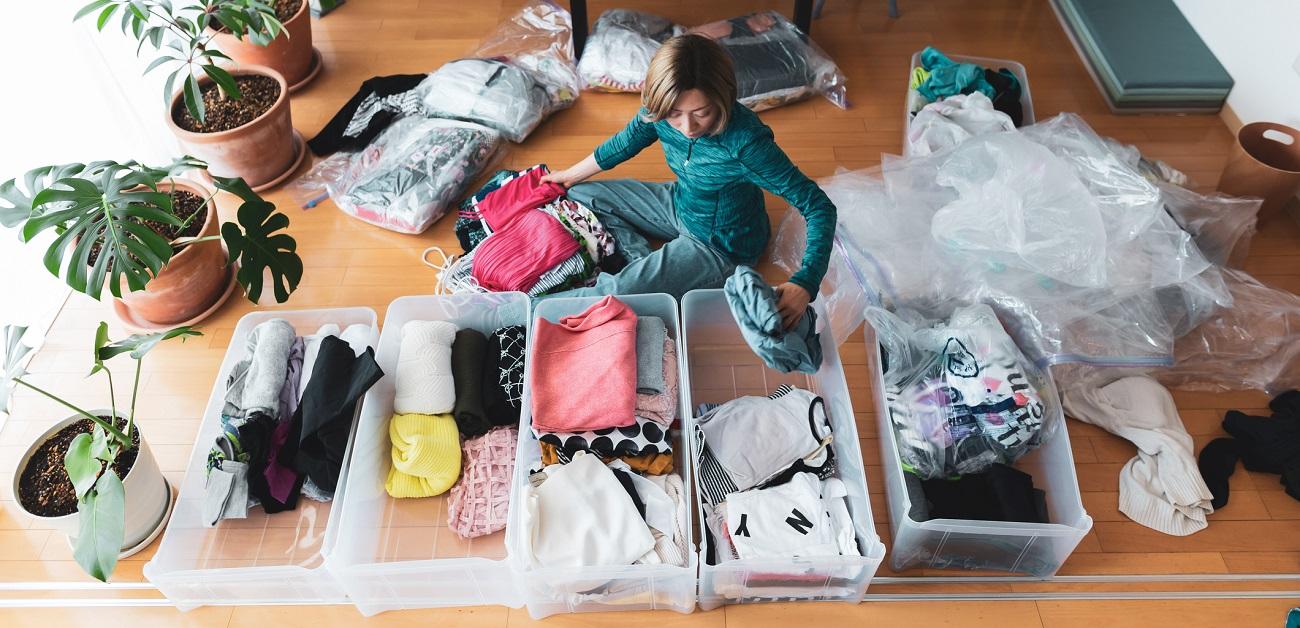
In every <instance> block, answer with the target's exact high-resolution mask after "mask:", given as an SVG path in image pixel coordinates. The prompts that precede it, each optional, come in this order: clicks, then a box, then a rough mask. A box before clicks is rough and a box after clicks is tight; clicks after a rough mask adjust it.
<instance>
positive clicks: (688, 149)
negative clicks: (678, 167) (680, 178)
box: [682, 137, 700, 167]
mask: <svg viewBox="0 0 1300 628" xmlns="http://www.w3.org/2000/svg"><path fill="white" fill-rule="evenodd" d="M699 140H700V138H698V137H697V138H695V139H693V140H691V143H690V144H689V145H687V146H686V163H685V164H683V165H682V167H686V166H690V165H691V152H692V151H694V150H695V143H696V142H698V141H699Z"/></svg>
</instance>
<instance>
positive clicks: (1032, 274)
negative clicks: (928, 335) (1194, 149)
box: [773, 114, 1258, 366]
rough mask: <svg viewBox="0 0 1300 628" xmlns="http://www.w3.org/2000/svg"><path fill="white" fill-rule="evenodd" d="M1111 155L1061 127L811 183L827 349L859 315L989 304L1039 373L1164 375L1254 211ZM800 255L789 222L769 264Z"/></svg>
mask: <svg viewBox="0 0 1300 628" xmlns="http://www.w3.org/2000/svg"><path fill="white" fill-rule="evenodd" d="M1123 148H1124V147H1122V145H1119V144H1117V143H1114V142H1111V141H1108V140H1106V139H1104V138H1102V137H1100V136H1098V135H1097V134H1096V133H1094V132H1093V131H1092V129H1091V128H1089V127H1088V126H1087V124H1085V123H1084V122H1083V120H1082V119H1081V118H1079V117H1078V116H1076V115H1073V114H1062V115H1059V116H1057V117H1055V118H1052V119H1050V120H1047V121H1044V122H1041V123H1038V124H1035V125H1032V126H1028V127H1024V128H1022V129H1020V131H1018V132H1006V133H995V134H991V135H983V136H977V137H973V138H970V139H968V140H967V141H965V142H964V143H962V144H960V145H959V146H956V147H954V148H951V149H948V150H944V151H940V152H938V153H936V154H933V155H929V156H925V157H917V158H910V159H902V158H897V157H886V160H885V162H884V163H883V164H882V166H881V167H880V168H876V169H872V170H863V171H854V172H841V173H839V174H836V175H834V176H832V177H830V178H828V179H825V180H823V181H822V182H821V185H822V189H824V190H825V191H826V193H827V194H828V195H829V196H830V197H831V200H832V201H834V202H835V205H836V207H837V208H838V209H839V218H838V228H837V235H836V241H835V247H834V249H833V252H832V260H831V267H830V270H829V273H828V274H827V278H826V285H824V286H823V289H822V292H821V294H822V297H821V298H823V299H825V300H826V307H827V310H828V312H829V314H830V315H829V319H830V320H829V323H830V327H831V329H832V331H833V333H834V334H835V338H836V340H837V341H840V342H843V341H844V340H845V339H847V338H848V336H849V335H850V334H851V333H852V332H853V331H854V330H855V329H856V328H857V326H858V325H859V324H860V323H862V321H863V314H862V312H863V308H864V307H865V306H867V305H869V304H875V305H881V306H884V307H886V308H887V309H891V310H897V309H900V308H911V309H914V310H917V311H919V312H922V313H924V314H925V315H926V316H929V317H934V318H941V317H946V316H948V315H949V314H950V313H951V311H952V309H953V308H954V307H956V306H958V305H961V304H963V303H986V304H988V305H989V306H991V307H992V308H993V309H994V310H995V311H996V312H997V314H998V316H999V318H1001V320H1002V321H1003V323H1004V324H1005V325H1006V326H1007V330H1008V332H1009V333H1010V334H1011V336H1012V337H1013V338H1014V339H1015V341H1016V344H1017V345H1018V346H1019V347H1020V348H1021V349H1022V350H1023V351H1025V353H1026V354H1027V355H1028V356H1029V357H1030V358H1031V359H1033V360H1035V361H1036V362H1038V363H1039V364H1040V365H1052V364H1061V363H1070V362H1077V363H1086V364H1093V365H1114V366H1168V365H1170V364H1172V361H1173V353H1174V341H1175V339H1176V338H1178V337H1179V336H1182V335H1184V334H1186V333H1187V332H1189V331H1191V330H1192V329H1194V328H1195V327H1196V326H1197V325H1199V324H1201V323H1203V322H1205V321H1206V320H1208V319H1209V318H1210V317H1211V316H1212V315H1213V314H1215V312H1217V311H1218V310H1219V309H1220V308H1224V307H1229V306H1231V304H1232V294H1231V292H1230V291H1229V289H1228V287H1227V286H1226V285H1225V283H1224V278H1223V275H1222V273H1221V272H1220V269H1219V266H1218V265H1217V264H1216V262H1221V261H1222V260H1223V259H1224V258H1225V257H1226V254H1227V253H1226V252H1229V251H1231V250H1232V249H1233V248H1234V247H1235V246H1236V244H1237V243H1236V242H1235V241H1233V240H1234V239H1236V240H1241V239H1245V238H1247V237H1248V236H1249V234H1250V233H1251V231H1252V229H1253V222H1252V221H1251V220H1249V219H1246V218H1244V217H1243V216H1242V214H1250V215H1253V214H1254V212H1253V211H1252V207H1254V205H1257V203H1258V201H1245V200H1242V199H1227V198H1224V197H1205V196H1201V195H1198V194H1195V193H1193V192H1191V191H1188V190H1183V189H1177V188H1170V189H1166V188H1164V187H1161V186H1160V185H1157V184H1156V183H1154V182H1153V181H1152V180H1151V179H1150V178H1148V176H1144V173H1143V172H1140V171H1139V169H1138V166H1137V164H1136V158H1135V157H1134V155H1133V154H1132V153H1130V152H1128V151H1126V150H1122V149H1123ZM1180 222H1182V223H1184V224H1185V225H1188V230H1184V228H1183V227H1182V226H1180ZM1247 222H1249V223H1250V224H1246V223H1247ZM1189 231H1192V232H1195V233H1196V234H1197V235H1196V236H1194V235H1193V233H1189ZM1198 236H1199V237H1198ZM1198 241H1199V242H1202V243H1204V246H1205V248H1206V250H1209V251H1211V252H1212V253H1211V254H1212V255H1213V256H1214V259H1209V258H1207V257H1206V255H1205V254H1203V253H1202V250H1201V247H1200V246H1198ZM804 244H805V237H804V225H803V221H802V220H799V219H798V218H792V217H791V216H787V219H786V220H785V221H784V222H783V223H782V225H781V228H780V230H779V231H778V234H777V237H776V239H775V242H774V246H773V256H774V258H775V261H776V262H777V264H778V265H780V266H782V267H783V268H785V269H786V270H791V271H792V270H793V269H795V268H796V267H797V266H798V264H799V263H800V260H801V259H802V255H803V249H804Z"/></svg>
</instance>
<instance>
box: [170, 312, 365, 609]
mask: <svg viewBox="0 0 1300 628" xmlns="http://www.w3.org/2000/svg"><path fill="white" fill-rule="evenodd" d="M274 318H283V319H285V320H286V321H288V322H289V323H290V324H292V325H293V327H294V329H295V330H296V331H297V332H298V334H299V335H308V334H313V333H315V332H316V330H317V329H319V328H320V327H321V326H322V325H325V324H329V323H333V324H336V325H338V326H339V327H340V328H346V327H347V326H349V325H354V324H358V323H359V324H363V325H366V326H368V327H369V328H370V330H371V333H370V337H369V338H368V341H369V343H370V344H371V345H374V343H375V338H376V334H377V332H378V330H377V328H376V325H375V323H376V320H377V319H376V316H375V311H374V310H372V309H370V308H360V307H353V308H338V309H322V310H298V311H266V312H253V313H250V314H247V315H245V316H244V317H243V318H241V319H239V323H238V324H237V325H236V326H235V333H234V336H233V337H232V338H231V339H230V348H229V349H227V350H226V357H225V359H224V360H222V362H221V370H220V371H218V373H219V374H218V376H217V380H216V383H215V384H213V386H212V396H211V397H210V398H209V399H208V406H207V408H206V409H205V410H204V411H203V422H202V424H201V425H200V427H199V432H198V437H197V439H196V440H195V442H194V451H193V453H192V454H191V455H190V464H189V467H187V470H186V473H185V481H184V482H183V483H182V484H181V489H180V493H179V495H178V497H177V500H176V509H175V511H174V512H173V513H172V518H171V521H170V522H169V523H168V524H167V530H166V531H165V532H164V533H163V537H162V544H161V545H159V547H158V552H157V554H155V555H154V557H153V560H151V561H149V563H148V564H146V565H145V567H144V575H145V577H147V578H148V579H149V581H150V582H152V583H153V584H154V585H156V586H157V587H158V589H159V590H160V591H162V593H163V595H165V596H167V599H168V600H171V601H172V603H174V604H176V606H178V607H179V608H181V609H182V610H189V609H192V608H195V607H198V606H203V605H205V604H300V603H311V602H335V603H343V602H346V601H347V597H346V595H345V594H344V592H343V588H342V587H340V586H339V584H338V582H337V581H336V580H335V579H334V577H333V576H332V575H331V574H330V573H329V571H328V570H327V569H325V568H324V563H325V555H326V554H328V553H329V551H330V549H331V547H332V546H333V545H334V543H335V541H336V540H337V539H338V532H339V526H338V523H339V522H338V519H339V517H336V516H335V517H332V516H330V515H331V511H332V509H333V506H334V505H335V504H337V503H339V501H341V500H342V499H344V497H345V495H346V490H345V487H346V485H347V475H348V462H347V459H346V458H345V460H344V463H343V468H342V471H341V472H340V475H339V483H338V490H337V491H336V492H335V500H336V501H334V502H330V503H321V502H316V501H312V500H310V499H307V498H302V499H301V500H300V501H299V502H298V508H297V509H296V510H291V511H287V512H281V513H277V514H274V515H268V514H266V513H264V512H263V511H262V509H261V508H252V509H250V510H249V511H248V518H247V519H227V520H224V521H222V522H220V523H219V524H217V525H216V527H211V528H208V527H204V525H203V521H202V510H203V497H204V490H205V489H204V487H205V486H206V482H207V473H206V464H207V457H208V450H209V449H210V448H211V447H212V443H213V442H214V441H215V439H216V438H217V436H218V435H219V434H220V433H221V407H222V405H223V402H224V398H225V394H226V380H227V378H228V376H229V373H230V370H231V368H232V367H234V365H235V364H236V363H237V362H239V361H240V360H243V359H244V357H245V356H246V355H247V353H248V350H247V345H248V335H249V333H251V332H252V331H253V328H254V327H256V326H258V325H259V324H261V323H263V322H265V321H268V320H271V319H274ZM353 427H354V432H353V433H354V434H355V423H354V424H353ZM351 441H352V439H349V444H348V448H349V456H350V454H351V447H352V442H351Z"/></svg>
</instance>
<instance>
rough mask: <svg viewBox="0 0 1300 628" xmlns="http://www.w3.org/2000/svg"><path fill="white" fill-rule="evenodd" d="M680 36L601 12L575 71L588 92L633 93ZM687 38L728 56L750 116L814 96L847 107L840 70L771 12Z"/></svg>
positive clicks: (671, 28) (619, 13) (640, 19)
mask: <svg viewBox="0 0 1300 628" xmlns="http://www.w3.org/2000/svg"><path fill="white" fill-rule="evenodd" d="M684 32H687V31H686V29H685V28H683V27H682V26H679V25H677V24H674V23H672V22H671V21H670V20H668V19H666V18H662V17H659V16H657V15H651V14H649V13H642V12H639V11H629V10H625V9H612V10H610V11H606V12H604V13H602V14H601V15H600V18H598V19H597V20H596V24H595V27H594V29H593V33H592V36H591V38H589V39H588V40H587V43H586V46H585V48H584V49H583V52H582V61H581V62H580V63H579V64H578V69H579V71H580V72H581V74H582V77H583V79H584V81H585V82H586V84H587V86H588V87H590V88H592V89H596V90H601V91H620V92H639V91H641V87H642V86H643V85H644V84H645V76H646V72H647V70H648V69H649V67H650V60H651V59H652V58H653V57H654V55H655V53H656V52H658V50H659V46H660V45H661V44H663V42H665V41H667V40H668V39H669V38H670V37H673V36H675V35H680V34H682V33H684ZM689 32H692V33H696V34H699V35H704V36H705V37H709V38H710V39H713V40H716V41H717V42H718V43H719V44H721V45H722V47H723V49H725V50H726V51H727V53H728V54H730V55H731V58H732V61H733V63H734V64H735V68H736V90H737V95H738V99H739V100H740V103H741V104H743V105H745V106H746V107H749V108H750V109H753V110H754V111H763V110H766V109H772V108H774V107H780V106H781V105H784V104H788V103H791V102H795V101H799V100H803V99H805V98H807V97H809V96H812V95H815V94H821V95H823V96H825V97H826V99H827V100H829V101H831V103H833V104H834V105H835V106H837V107H839V108H841V109H844V108H847V107H848V89H847V87H846V86H845V82H846V80H847V79H846V78H845V76H844V73H843V72H841V71H840V69H839V66H837V65H835V62H834V61H832V60H831V58H830V56H829V55H827V54H826V51H824V50H822V49H821V48H820V47H819V46H818V45H817V44H816V43H815V42H814V41H813V40H812V39H811V38H809V37H808V35H807V34H805V33H804V32H803V31H801V30H799V27H797V26H795V25H794V24H793V23H791V22H790V21H789V20H787V19H786V18H785V16H783V15H781V14H780V13H778V12H776V11H760V12H758V13H752V14H750V15H742V16H740V17H735V18H731V19H729V20H720V21H717V22H710V23H708V24H703V25H701V26H697V27H695V28H692V29H690V31H689Z"/></svg>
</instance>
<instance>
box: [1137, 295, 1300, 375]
mask: <svg viewBox="0 0 1300 628" xmlns="http://www.w3.org/2000/svg"><path fill="white" fill-rule="evenodd" d="M1222 274H1223V279H1224V281H1225V283H1226V284H1227V288H1228V290H1229V291H1230V292H1231V294H1232V305H1231V307H1224V308H1221V309H1219V310H1218V311H1216V312H1215V313H1214V314H1213V315H1212V316H1211V317H1210V319H1209V320H1208V321H1206V322H1204V323H1202V324H1201V325H1199V326H1197V327H1196V328H1195V329H1192V330H1191V332H1190V333H1188V334H1187V335H1185V336H1183V337H1181V338H1179V339H1178V343H1177V347H1176V352H1175V363H1174V366H1173V367H1172V368H1168V369H1159V370H1157V371H1155V372H1154V373H1153V374H1154V375H1155V376H1156V378H1157V379H1159V380H1160V381H1161V382H1162V383H1164V384H1165V385H1167V386H1170V387H1174V388H1183V389H1188V390H1207V391H1215V392H1217V391H1225V390H1263V391H1264V392H1267V393H1268V394H1269V395H1277V394H1280V393H1282V392H1285V391H1287V390H1291V389H1295V388H1300V296H1297V295H1295V294H1292V293H1291V292H1288V291H1286V290H1279V289H1277V288H1271V287H1269V286H1266V285H1264V284H1262V283H1260V282H1259V281H1258V280H1256V279H1255V278H1254V277H1251V276H1250V275H1248V274H1246V273H1244V272H1242V271H1239V270H1231V269H1224V270H1223V271H1222Z"/></svg>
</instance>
